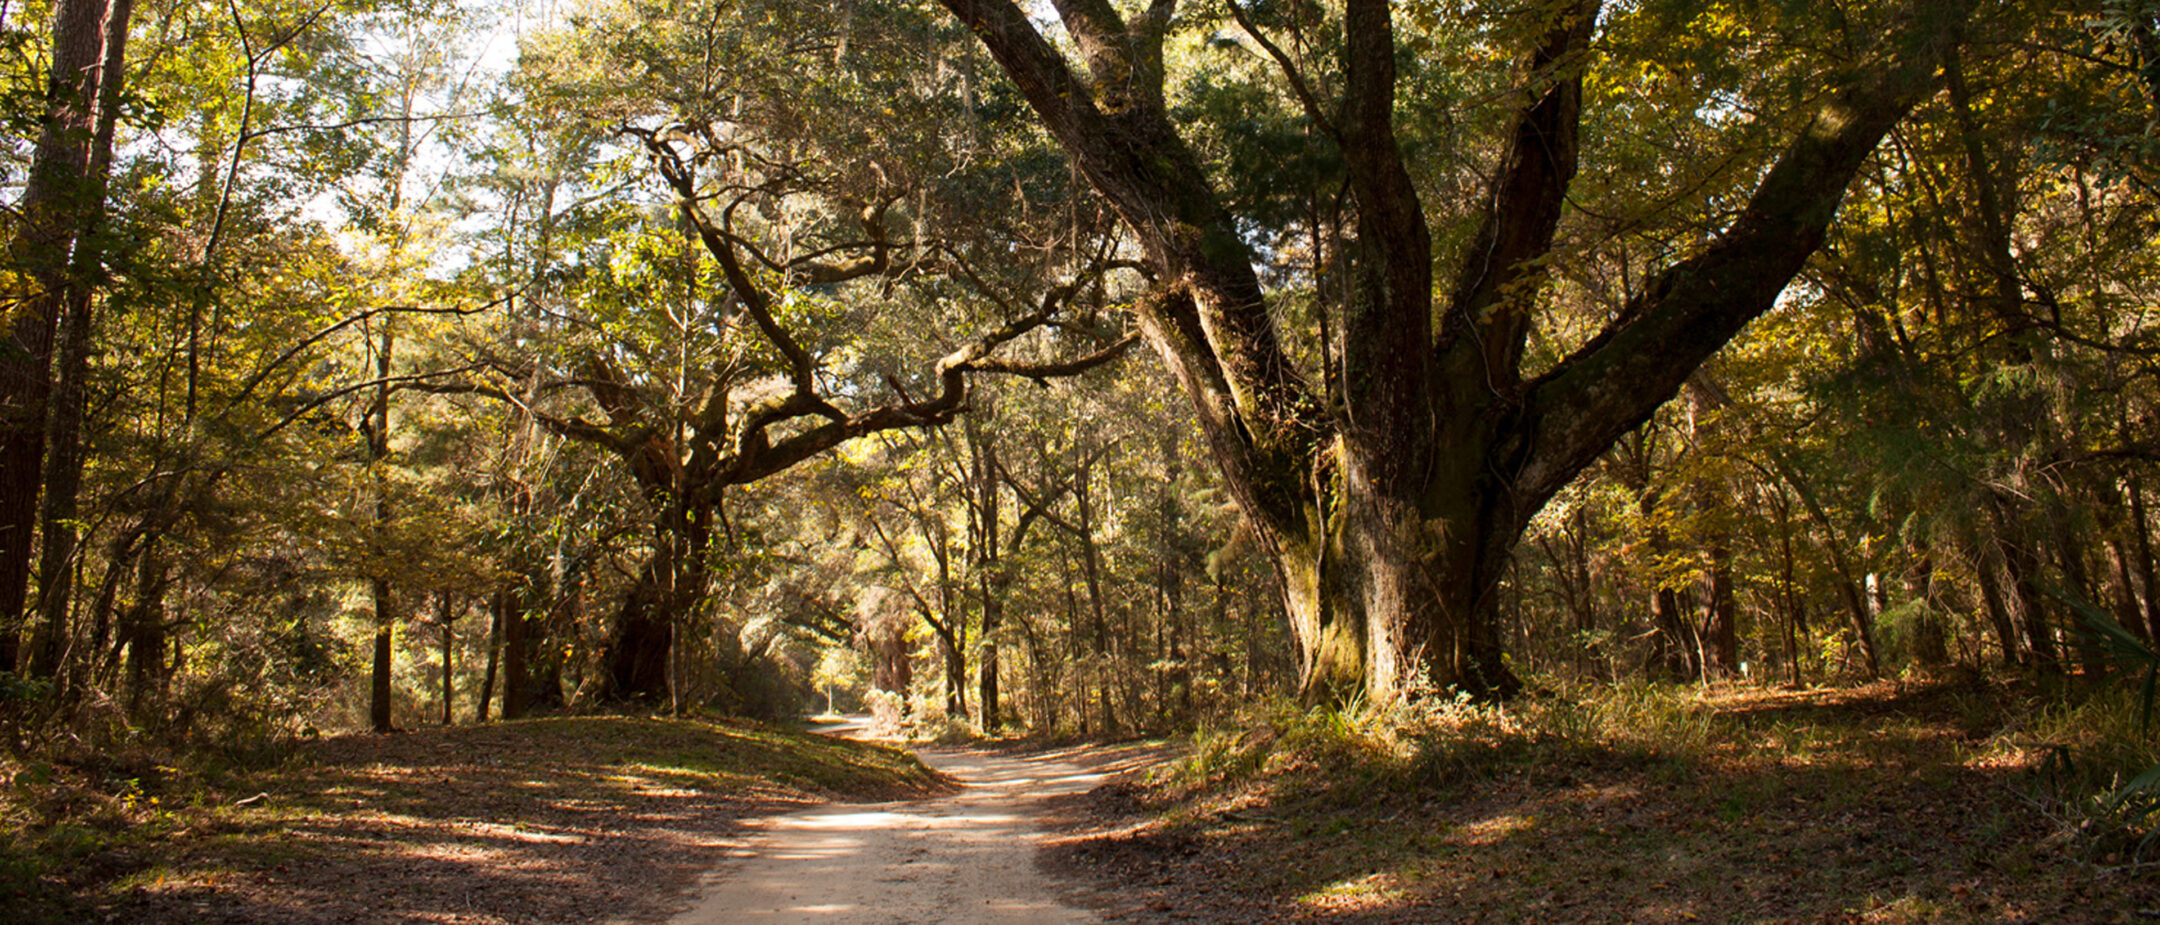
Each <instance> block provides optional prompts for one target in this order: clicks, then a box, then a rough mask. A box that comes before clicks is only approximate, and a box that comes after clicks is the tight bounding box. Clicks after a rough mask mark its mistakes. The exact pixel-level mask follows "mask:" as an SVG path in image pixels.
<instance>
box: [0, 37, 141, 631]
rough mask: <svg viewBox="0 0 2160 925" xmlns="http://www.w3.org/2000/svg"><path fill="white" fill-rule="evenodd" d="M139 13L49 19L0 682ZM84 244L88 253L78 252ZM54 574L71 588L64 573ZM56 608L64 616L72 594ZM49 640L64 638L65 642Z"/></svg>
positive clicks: (7, 361)
mask: <svg viewBox="0 0 2160 925" xmlns="http://www.w3.org/2000/svg"><path fill="white" fill-rule="evenodd" d="M132 9H133V7H132V4H131V3H130V2H129V0H59V2H58V3H57V4H56V5H55V6H54V8H53V13H52V17H53V18H52V65H51V69H50V70H49V71H48V72H47V73H48V78H49V83H48V85H47V87H46V96H45V109H44V112H43V113H42V114H41V118H42V125H41V128H40V131H39V135H38V140H37V145H36V147H35V148H34V149H33V150H32V152H31V158H30V170H29V176H28V178H27V179H26V181H25V183H24V187H23V195H22V198H21V199H20V200H18V201H17V203H16V207H15V211H16V215H17V220H18V222H19V224H18V229H17V231H16V233H15V236H14V242H13V246H12V247H10V249H9V254H8V256H9V258H10V263H11V264H12V265H13V269H14V270H15V271H16V272H17V273H18V274H19V277H20V278H21V279H22V280H23V281H24V283H25V284H26V285H27V291H25V292H22V293H21V294H20V296H19V298H20V299H21V302H20V304H19V306H18V307H17V308H16V309H15V310H14V311H11V312H9V313H8V316H9V318H8V323H7V331H6V333H7V335H8V338H9V343H8V344H7V345H6V346H7V349H5V350H0V671H15V670H17V669H18V668H19V667H20V666H19V664H18V662H19V660H20V658H19V650H20V646H21V633H22V629H23V616H24V605H25V604H26V603H27V601H28V595H29V580H30V562H31V536H32V533H33V532H34V531H35V530H36V527H37V520H38V518H37V515H38V507H39V505H38V501H39V492H40V488H41V487H42V485H43V480H44V477H45V474H46V469H45V465H46V463H45V452H46V442H47V439H48V431H47V429H48V427H49V426H50V417H49V416H50V415H51V414H52V412H53V409H49V408H48V398H49V396H50V394H51V392H52V380H51V376H52V365H53V340H54V337H55V335H56V334H57V333H59V330H60V320H61V316H62V315H63V314H65V313H67V312H68V311H69V309H70V307H71V306H72V305H73V304H75V303H77V302H80V303H81V309H80V312H81V313H82V314H83V322H82V323H81V324H79V325H78V324H71V325H70V327H71V329H73V328H77V327H81V328H82V331H81V332H80V333H84V335H85V336H87V321H88V317H87V312H88V311H89V299H90V293H89V290H88V285H89V278H88V277H89V275H90V273H91V272H92V271H93V270H95V268H96V265H97V263H98V262H99V261H98V248H96V247H95V245H92V244H90V239H91V238H94V237H95V235H96V230H97V228H98V225H99V224H100V222H101V219H102V216H103V214H104V206H105V183H104V179H105V174H106V173H107V171H108V170H109V168H110V164H111V157H112V156H111V149H112V125H113V123H114V118H115V114H116V113H117V108H118V102H119V94H120V80H121V72H122V70H123V68H122V67H121V65H122V64H123V62H124V60H125V48H126V42H127V27H128V20H129V18H130V14H131V13H132ZM85 245H88V246H87V248H86V249H85V252H83V253H78V248H81V247H83V246H85ZM71 333H75V332H73V331H72V330H71ZM75 378H77V379H79V376H78V377H75ZM77 389H78V390H79V385H77ZM59 405H60V408H59V411H60V414H61V417H62V420H63V421H67V420H74V419H77V418H79V414H80V412H79V411H77V412H74V413H72V414H70V413H69V412H68V411H67V410H66V409H67V408H69V407H79V405H80V398H79V395H78V397H76V398H74V400H73V401H69V400H67V396H65V395H63V396H62V401H61V402H60V403H59ZM70 450H71V453H70V456H71V458H69V459H66V460H63V461H62V463H63V465H62V466H61V468H62V469H64V470H69V471H72V470H74V469H76V468H78V467H79V465H80V463H79V462H78V461H76V459H74V458H73V457H72V452H73V451H72V447H71V448H70ZM63 488H64V489H65V494H66V495H67V497H66V499H65V501H64V502H63V506H64V507H67V508H72V506H73V504H74V498H73V495H74V493H75V490H74V488H73V486H63ZM70 551H72V550H70ZM60 561H61V562H63V563H64V562H65V561H66V560H65V559H62V560H60ZM53 574H54V576H55V577H56V578H64V574H65V569H64V568H61V569H60V570H58V571H56V572H54V573H53ZM54 600H55V606H61V605H63V604H64V602H65V600H66V594H64V593H62V594H60V595H59V596H58V597H56V598H54ZM61 612H63V613H64V611H61ZM47 636H48V638H55V639H57V638H58V636H59V633H58V632H57V631H52V632H48V633H47Z"/></svg>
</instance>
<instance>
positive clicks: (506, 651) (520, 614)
mask: <svg viewBox="0 0 2160 925" xmlns="http://www.w3.org/2000/svg"><path fill="white" fill-rule="evenodd" d="M496 593H497V594H498V595H500V601H501V606H502V627H503V645H502V649H503V704H502V717H503V719H523V718H524V717H525V714H526V712H527V711H528V710H530V709H531V706H532V701H531V699H530V690H531V687H532V682H531V680H530V678H529V677H528V671H529V669H530V667H531V665H532V641H531V639H530V638H529V636H528V629H529V627H530V624H529V622H528V621H527V619H526V617H525V599H524V597H523V596H522V595H520V594H519V593H518V589H517V588H516V587H505V588H503V589H502V590H500V591H497V592H496Z"/></svg>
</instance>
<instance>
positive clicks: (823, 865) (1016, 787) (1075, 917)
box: [674, 728, 1105, 925]
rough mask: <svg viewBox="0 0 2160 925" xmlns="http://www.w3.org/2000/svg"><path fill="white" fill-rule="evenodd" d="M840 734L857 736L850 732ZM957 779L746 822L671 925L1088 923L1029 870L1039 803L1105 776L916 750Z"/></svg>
mask: <svg viewBox="0 0 2160 925" xmlns="http://www.w3.org/2000/svg"><path fill="white" fill-rule="evenodd" d="M846 732H848V733H852V734H857V735H859V734H860V730H859V728H850V729H848V730H846ZM917 754H920V755H921V756H922V759H923V761H924V762H925V763H927V764H929V765H931V766H932V767H935V768H937V769H938V770H940V771H942V772H944V773H945V774H947V775H949V776H951V777H952V778H954V779H955V780H958V781H959V782H960V783H961V784H962V785H963V789H962V790H960V791H959V792H958V793H955V794H953V795H951V796H947V797H940V798H937V799H930V800H917V801H912V802H905V803H870V804H862V803H856V804H840V805H832V806H822V807H818V808H815V809H810V810H805V811H802V812H796V813H789V814H787V815H783V816H774V817H770V818H767V819H761V820H754V821H752V822H750V823H749V824H750V825H751V826H752V828H754V829H757V830H760V834H758V835H757V836H755V837H754V838H753V839H752V840H751V841H750V843H749V844H748V845H747V846H746V849H745V854H746V855H747V856H746V857H743V858H742V859H740V860H739V861H737V862H735V863H731V864H728V865H726V866H725V867H723V868H721V869H719V870H716V871H714V872H713V873H712V874H710V875H708V878H707V882H706V885H705V888H704V891H703V895H701V896H700V897H699V899H698V902H697V905H696V906H695V907H693V908H692V909H691V910H690V911H688V912H686V913H684V914H682V915H680V916H677V917H676V918H675V920H674V922H675V925H723V923H726V925H736V923H762V922H808V923H820V925H825V923H829V925H856V923H862V925H869V923H875V925H902V923H993V922H995V923H1014V925H1051V923H1072V922H1094V921H1097V918H1096V917H1095V916H1094V915H1093V914H1092V913H1089V912H1085V911H1083V910H1079V909H1074V908H1071V907H1068V906H1066V905H1064V904H1062V903H1060V902H1059V901H1058V900H1057V898H1056V893H1055V890H1054V888H1053V886H1052V884H1051V881H1050V880H1049V878H1048V877H1046V876H1044V875H1043V874H1042V873H1041V872H1040V871H1038V870H1037V869H1036V867H1035V851H1036V846H1037V844H1038V842H1039V841H1040V839H1041V837H1042V836H1041V833H1040V831H1039V828H1038V825H1037V821H1036V820H1037V819H1038V818H1039V816H1040V814H1041V812H1042V809H1043V807H1042V801H1044V800H1045V799H1047V798H1050V797H1054V796H1061V795H1066V794H1074V793H1082V792H1085V791H1087V790H1088V789H1090V788H1092V787H1094V786H1095V785H1096V784H1098V783H1100V782H1101V781H1102V779H1103V778H1104V776H1105V771H1103V770H1100V769H1095V770H1091V769H1089V768H1087V767H1083V766H1081V765H1080V764H1077V763H1074V762H1072V761H1068V760H1063V759H1061V758H1059V757H1054V756H1049V755H1033V756H1014V755H1003V754H994V753H990V752H984V751H977V750H970V749H933V748H924V749H918V750H917Z"/></svg>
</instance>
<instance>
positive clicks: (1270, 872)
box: [1046, 691, 2160, 922]
mask: <svg viewBox="0 0 2160 925" xmlns="http://www.w3.org/2000/svg"><path fill="white" fill-rule="evenodd" d="M1892 693H1894V694H1895V696H1894V697H1892V698H1889V699H1888V702H1878V701H1869V702H1868V703H1866V704H1863V705H1861V706H1858V707H1854V706H1853V705H1852V704H1850V703H1848V704H1832V705H1824V704H1820V703H1811V702H1803V701H1806V699H1807V697H1806V695H1795V696H1794V697H1790V698H1784V697H1782V696H1781V697H1780V698H1778V699H1780V700H1783V701H1786V702H1778V703H1764V702H1759V701H1756V700H1750V701H1748V702H1740V703H1733V704H1727V705H1723V706H1722V707H1721V709H1726V710H1729V712H1730V713H1731V717H1730V719H1731V722H1732V723H1734V724H1735V727H1736V728H1738V729H1740V730H1741V732H1740V733H1739V734H1735V735H1731V736H1729V737H1727V741H1725V742H1722V743H1720V744H1719V745H1718V746H1717V747H1713V748H1708V749H1703V750H1698V751H1696V752H1695V753H1693V754H1691V755H1690V756H1689V757H1686V758H1678V757H1671V756H1665V755H1660V754H1658V753H1656V752H1655V751H1653V750H1632V751H1631V750H1623V749H1615V748H1602V747H1595V746H1580V745H1564V746H1563V745H1551V744H1548V745H1539V744H1537V743H1534V742H1533V743H1529V744H1526V745H1523V746H1522V747H1521V749H1520V750H1519V751H1517V752H1514V753H1508V752H1507V751H1506V750H1505V749H1500V750H1496V752H1495V754H1493V755H1490V756H1487V757H1486V758H1485V759H1484V760H1481V761H1465V762H1460V763H1455V764H1449V765H1444V766H1436V767H1435V768H1434V773H1433V774H1432V775H1430V776H1429V777H1426V778H1423V779H1412V780H1408V781H1403V780H1396V781H1392V782H1390V783H1389V784H1388V786H1386V787H1378V786H1373V785H1370V784H1360V783H1358V782H1356V781H1355V780H1350V779H1337V780H1334V781H1332V782H1330V783H1326V784H1320V783H1316V782H1313V781H1307V782H1306V785H1303V786H1298V787H1291V788H1281V787H1278V788H1275V789H1270V788H1269V787H1266V786H1262V787H1258V788H1253V789H1249V790H1246V791H1243V792H1238V793H1234V794H1216V795H1214V796H1211V797H1210V798H1207V799H1192V800H1188V801H1186V802H1183V803H1178V804H1174V806H1175V811H1174V812H1173V813H1172V814H1171V817H1170V820H1169V821H1167V822H1165V821H1164V820H1163V819H1161V818H1160V817H1159V816H1158V814H1157V812H1158V811H1160V810H1162V809H1164V808H1165V807H1164V806H1162V805H1156V806H1146V805H1143V803H1144V802H1145V801H1147V800H1149V799H1154V798H1155V797H1154V796H1153V795H1152V794H1151V793H1150V792H1149V791H1145V790H1141V789H1138V788H1132V787H1126V788H1115V787H1113V788H1106V789H1105V790H1103V791H1098V792H1097V793H1096V794H1094V795H1093V796H1092V797H1091V798H1089V800H1088V801H1087V802H1085V803H1081V804H1074V805H1070V806H1068V807H1067V809H1068V811H1069V813H1070V818H1068V820H1067V822H1066V831H1067V834H1066V837H1065V838H1064V839H1063V840H1062V841H1061V842H1059V843H1057V844H1056V845H1055V846H1054V847H1053V849H1052V851H1051V853H1050V855H1049V857H1048V859H1047V860H1046V863H1047V864H1049V865H1050V866H1051V867H1052V868H1053V869H1055V870H1060V871H1063V872H1066V873H1069V874H1075V875H1079V876H1082V877H1086V878H1091V879H1094V880H1097V881H1098V882H1102V883H1105V884H1109V883H1118V884H1124V885H1125V887H1124V889H1122V890H1116V891H1109V895H1110V897H1111V898H1109V899H1107V900H1105V901H1104V902H1103V903H1102V905H1103V907H1104V909H1105V911H1106V913H1107V915H1108V916H1109V917H1111V918H1113V919H1114V920H1120V921H1194V922H1250V921H1284V920H1308V921H1328V922H1846V921H1852V922H1876V921H1880V922H1907V921H1931V922H1932V921H1952V922H1958V921H1973V922H2116V921H2135V920H2140V918H2139V917H2140V916H2153V915H2160V876H2156V875H2155V871H2154V870H2153V869H2151V868H2145V869H2144V870H2143V871H2142V872H2140V871H2139V870H2138V869H2136V868H2133V867H2130V866H2127V865H2125V864H2124V863H2123V862H2122V861H2121V859H2119V858H2110V857H2107V856H2105V855H2101V856H2086V855H2085V854H2084V853H2082V852H2081V851H2080V850H2079V846H2077V845H2076V844H2074V843H2072V842H2070V841H2069V840H2066V839H2063V838H2061V837H2059V836H2060V831H2059V825H2058V824H2057V823H2055V822H2054V821H2052V820H2050V819H2048V818H2047V817H2046V815H2045V814H2044V813H2042V812H2040V811H2039V810H2038V809H2037V808H2036V805H2035V803H2034V802H2033V801H2032V800H2030V799H2027V798H2026V797H2025V796H2023V794H2024V793H2025V792H2026V791H2028V790H2030V789H2031V788H2032V787H2033V786H2034V780H2033V772H2032V771H2030V770H2029V769H2027V768H2023V767H2019V766H2016V765H2014V764H2011V763H2004V762H2001V761H1990V760H1982V759H1981V758H1980V755H1981V752H1980V750H1977V749H1972V748H1968V747H1966V746H1965V745H1963V744H1962V743H1964V742H1966V741H1967V740H1969V739H1970V737H1971V730H1969V729H1967V728H1965V725H1966V720H1967V719H1969V713H1968V712H1967V711H1965V710H1963V709H1961V704H1960V702H1959V701H1958V700H1957V699H1956V698H1954V697H1949V698H1945V697H1939V696H1936V695H1935V694H1932V693H1929V692H1913V691H1898V692H1892ZM1804 724H1824V725H1821V726H1810V727H1806V728H1803V725H1804ZM1277 783H1280V782H1277Z"/></svg>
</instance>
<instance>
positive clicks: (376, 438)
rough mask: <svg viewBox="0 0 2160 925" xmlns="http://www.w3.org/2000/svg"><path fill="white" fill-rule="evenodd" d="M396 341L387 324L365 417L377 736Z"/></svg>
mask: <svg viewBox="0 0 2160 925" xmlns="http://www.w3.org/2000/svg"><path fill="white" fill-rule="evenodd" d="M394 343H395V341H394V340H393V339H392V335H391V333H390V328H389V326H388V325H387V324H386V325H385V326H384V327H383V331H382V344H381V346H380V347H379V348H378V349H377V350H376V352H375V377H376V379H377V380H378V381H379V382H378V384H377V385H376V387H375V404H374V407H373V408H371V409H370V410H369V412H368V428H367V440H368V466H369V468H370V469H371V470H372V472H371V475H370V477H371V479H372V481H373V483H374V494H375V499H374V504H375V514H374V520H375V523H374V527H373V530H374V536H373V538H372V539H371V540H370V542H369V545H370V547H371V548H370V552H371V553H372V554H373V557H374V560H375V561H374V562H372V563H370V564H369V568H370V569H373V570H374V571H375V575H374V576H373V577H371V578H370V579H369V580H368V588H369V591H370V592H371V593H372V594H373V596H374V601H375V645H374V661H373V670H372V671H371V673H370V675H369V684H368V722H369V725H370V726H371V727H372V728H373V729H374V730H375V731H376V732H391V731H393V730H394V729H395V726H394V724H393V719H392V717H391V715H390V700H391V690H390V671H391V666H392V659H393V656H394V651H393V647H392V645H391V634H392V633H393V632H394V631H395V629H396V627H397V617H396V614H395V613H394V612H393V610H392V599H391V595H392V589H391V587H390V578H389V576H388V575H386V574H384V570H385V569H386V568H387V567H388V566H387V565H386V564H385V557H386V556H388V555H389V550H387V549H385V548H383V543H384V541H385V537H384V535H383V534H384V533H385V532H387V530H388V528H389V524H390V500H389V498H387V497H385V495H386V494H388V492H389V490H390V485H389V480H388V478H387V477H386V476H385V474H384V472H383V467H384V466H385V465H387V461H388V459H389V457H390V385H389V381H388V380H389V378H390V351H391V348H392V346H393V345H394Z"/></svg>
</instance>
